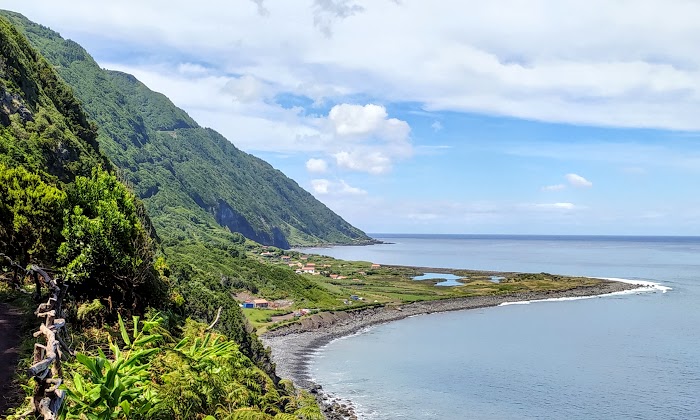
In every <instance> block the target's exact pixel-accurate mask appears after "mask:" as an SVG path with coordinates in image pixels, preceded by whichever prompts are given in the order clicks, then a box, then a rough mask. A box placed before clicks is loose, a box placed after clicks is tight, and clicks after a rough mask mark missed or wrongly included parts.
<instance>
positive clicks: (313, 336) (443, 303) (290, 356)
mask: <svg viewBox="0 0 700 420" xmlns="http://www.w3.org/2000/svg"><path fill="white" fill-rule="evenodd" d="M601 280H603V283H600V284H598V285H595V286H586V287H577V288H574V289H569V290H564V291H543V292H521V293H515V294H508V295H500V296H474V297H461V298H451V299H443V300H432V301H420V302H414V303H408V304H403V305H393V306H380V307H370V308H361V309H358V310H355V311H342V312H324V313H319V314H316V315H313V316H312V317H310V320H309V321H307V322H306V323H303V324H302V323H299V324H292V325H289V326H286V327H282V328H279V329H276V330H273V331H270V332H267V333H265V334H263V335H262V336H261V337H260V338H261V340H262V342H263V344H264V345H265V346H266V347H268V346H269V347H270V348H271V350H272V359H273V361H274V362H275V364H276V371H277V374H278V376H279V377H281V378H285V379H290V380H291V381H292V382H293V383H294V385H295V386H296V387H297V388H300V389H305V390H308V391H311V392H312V393H313V394H315V395H316V398H317V400H318V401H319V405H320V406H321V409H322V411H323V412H324V414H325V415H326V418H328V419H356V418H357V416H356V415H355V413H354V410H353V408H352V403H351V402H350V401H348V400H344V399H338V398H335V397H334V396H331V395H328V394H325V393H324V392H323V391H322V387H321V386H320V385H318V384H316V383H314V382H313V381H312V379H311V376H310V374H309V369H308V367H309V363H310V361H311V357H312V356H313V354H314V353H315V352H316V351H317V350H318V349H320V348H321V347H323V346H325V345H326V344H328V343H330V342H331V341H334V340H336V339H339V338H343V337H347V336H350V335H353V334H356V333H358V332H360V331H362V330H364V329H366V328H369V327H372V326H375V325H380V324H384V323H388V322H393V321H398V320H401V319H404V318H408V317H411V316H416V315H426V314H431V313H439V312H451V311H460V310H469V309H479V308H487V307H494V306H499V305H503V304H506V305H507V304H517V303H519V304H524V303H530V302H541V301H550V300H552V301H556V300H572V299H582V298H595V297H603V296H606V295H616V294H625V293H635V292H644V291H652V290H661V291H664V292H665V290H666V289H664V288H663V286H660V287H661V288H657V287H656V284H655V283H652V282H644V281H632V280H626V279H609V278H605V279H601Z"/></svg>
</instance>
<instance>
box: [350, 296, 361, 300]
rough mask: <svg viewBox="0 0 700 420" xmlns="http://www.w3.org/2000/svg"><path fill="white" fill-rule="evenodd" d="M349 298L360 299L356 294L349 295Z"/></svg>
mask: <svg viewBox="0 0 700 420" xmlns="http://www.w3.org/2000/svg"><path fill="white" fill-rule="evenodd" d="M350 299H352V300H360V297H359V296H357V295H350Z"/></svg>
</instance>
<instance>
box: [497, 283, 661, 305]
mask: <svg viewBox="0 0 700 420" xmlns="http://www.w3.org/2000/svg"><path fill="white" fill-rule="evenodd" d="M593 278H597V279H601V280H609V281H616V282H619V283H625V284H633V285H635V286H639V287H636V288H634V289H628V290H620V291H617V292H611V293H604V294H600V295H590V296H566V297H557V298H548V299H533V300H521V301H517V302H503V303H501V304H499V305H498V306H508V305H529V304H531V303H539V302H563V301H568V300H582V299H595V298H602V297H608V296H620V295H632V294H637V293H653V292H661V293H666V292H668V291H669V290H673V289H671V288H670V287H668V286H664V285H662V284H661V283H656V282H653V281H649V280H634V279H623V278H618V277H593Z"/></svg>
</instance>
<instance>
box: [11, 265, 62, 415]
mask: <svg viewBox="0 0 700 420" xmlns="http://www.w3.org/2000/svg"><path fill="white" fill-rule="evenodd" d="M0 258H2V259H4V260H6V261H7V262H8V263H9V265H10V267H11V268H12V270H13V279H12V282H13V283H15V285H17V284H18V278H17V275H18V274H23V275H24V276H23V278H26V277H30V278H31V279H33V280H34V284H35V285H36V290H35V297H36V298H37V299H39V298H40V296H41V289H42V286H45V287H46V288H47V289H48V290H49V296H48V300H47V302H46V303H41V304H40V305H39V307H38V308H37V309H36V311H35V312H34V313H35V314H36V316H38V317H39V318H43V319H44V321H43V322H42V323H41V325H40V326H39V330H38V331H37V332H35V333H34V337H35V338H39V337H41V338H42V340H41V341H42V343H35V344H34V360H33V364H32V366H31V367H29V369H28V373H29V375H30V376H32V377H33V378H34V380H35V382H36V385H35V386H34V393H33V395H32V401H31V407H30V410H29V411H27V412H26V413H24V414H23V415H22V416H21V417H26V416H29V415H31V414H35V415H37V416H40V418H43V419H45V420H55V419H56V418H57V417H58V412H59V411H60V409H61V405H62V404H63V400H64V398H65V391H64V390H62V389H59V386H61V383H62V382H63V379H62V378H63V370H62V369H61V359H62V358H63V357H64V352H66V353H68V354H71V351H70V349H69V348H68V346H67V345H66V344H65V342H64V341H63V339H62V337H61V332H62V330H63V329H64V328H65V326H66V321H65V319H64V318H63V310H62V302H63V297H64V296H65V294H66V289H67V285H64V284H59V283H58V282H56V280H55V279H54V278H53V277H51V276H50V275H49V274H48V273H47V272H46V271H45V270H43V269H42V268H40V267H38V266H36V265H32V266H31V267H30V268H29V269H25V268H23V267H22V266H20V265H19V264H17V263H15V262H14V261H12V259H10V258H9V257H7V256H6V255H4V254H0Z"/></svg>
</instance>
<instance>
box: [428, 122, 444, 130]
mask: <svg viewBox="0 0 700 420" xmlns="http://www.w3.org/2000/svg"><path fill="white" fill-rule="evenodd" d="M430 128H432V129H433V131H435V132H436V133H437V132H438V131H440V130H442V129H443V127H442V123H441V122H440V121H433V123H432V124H430Z"/></svg>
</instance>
